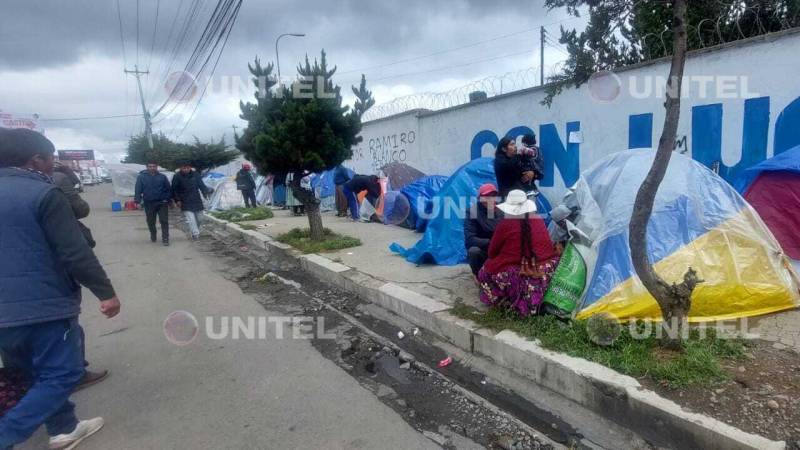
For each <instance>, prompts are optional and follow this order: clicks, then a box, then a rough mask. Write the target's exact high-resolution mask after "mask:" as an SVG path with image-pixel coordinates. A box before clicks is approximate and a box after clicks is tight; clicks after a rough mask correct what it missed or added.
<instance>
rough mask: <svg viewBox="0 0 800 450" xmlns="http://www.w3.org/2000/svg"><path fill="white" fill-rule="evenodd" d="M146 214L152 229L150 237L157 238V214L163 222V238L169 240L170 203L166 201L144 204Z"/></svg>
mask: <svg viewBox="0 0 800 450" xmlns="http://www.w3.org/2000/svg"><path fill="white" fill-rule="evenodd" d="M144 214H145V216H146V217H147V228H148V229H149V230H150V238H151V239H155V238H156V216H158V221H159V222H161V239H162V240H165V241H168V240H169V204H168V203H165V202H159V203H151V204H145V205H144Z"/></svg>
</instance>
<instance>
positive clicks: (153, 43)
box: [147, 0, 161, 72]
mask: <svg viewBox="0 0 800 450" xmlns="http://www.w3.org/2000/svg"><path fill="white" fill-rule="evenodd" d="M159 9H161V0H157V1H156V20H155V22H154V24H153V39H152V40H151V44H150V56H149V57H148V58H147V71H148V72H149V71H150V62H152V60H153V52H154V51H155V49H156V35H157V32H158V12H159Z"/></svg>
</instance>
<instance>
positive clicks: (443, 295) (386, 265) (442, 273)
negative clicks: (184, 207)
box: [245, 209, 483, 309]
mask: <svg viewBox="0 0 800 450" xmlns="http://www.w3.org/2000/svg"><path fill="white" fill-rule="evenodd" d="M273 211H274V212H275V217H274V218H272V219H268V220H261V221H252V222H245V223H248V224H252V225H255V226H257V227H258V230H257V231H259V232H261V233H264V234H266V235H268V236H270V237H273V238H274V237H277V236H278V235H280V234H282V233H286V232H287V231H289V230H291V229H292V228H308V218H307V217H306V216H293V215H292V214H291V213H290V212H289V211H288V210H280V209H276V210H273ZM322 222H323V224H324V225H325V227H326V228H330V229H331V230H333V231H334V232H336V233H341V234H346V235H348V236H352V237H356V238H359V239H361V242H362V245H361V246H360V247H354V248H348V249H344V250H340V251H336V252H330V253H325V256H326V257H327V258H329V259H332V260H334V261H336V262H340V263H342V264H344V265H347V266H349V267H352V268H354V269H356V270H358V271H360V272H362V273H365V274H367V275H370V276H372V277H373V278H376V279H378V280H381V281H384V282H393V283H395V284H398V285H400V286H403V287H404V288H406V289H409V290H412V291H414V292H417V293H419V294H422V295H425V296H427V297H430V298H433V299H435V300H438V301H440V302H442V303H445V304H447V305H450V306H452V305H453V304H454V303H455V302H457V301H459V300H461V301H463V302H464V303H465V304H467V305H471V306H474V307H476V308H481V309H482V308H483V304H482V303H481V302H480V300H478V287H477V286H476V285H475V282H474V281H473V278H472V273H471V272H470V270H469V266H468V265H466V264H460V265H458V266H436V265H425V266H415V265H414V264H411V263H409V262H408V261H406V260H405V259H403V258H402V257H400V256H399V255H397V254H394V253H392V252H391V251H389V244H391V243H392V242H397V243H399V244H400V245H402V246H404V247H411V246H413V245H414V244H415V243H416V242H417V241H418V240H419V239H420V238H421V237H422V234H420V233H415V232H413V231H411V230H408V229H405V228H401V227H398V226H393V225H381V224H377V223H355V222H353V221H352V220H350V219H349V218H342V217H336V216H335V215H334V214H332V213H324V214H323V219H322Z"/></svg>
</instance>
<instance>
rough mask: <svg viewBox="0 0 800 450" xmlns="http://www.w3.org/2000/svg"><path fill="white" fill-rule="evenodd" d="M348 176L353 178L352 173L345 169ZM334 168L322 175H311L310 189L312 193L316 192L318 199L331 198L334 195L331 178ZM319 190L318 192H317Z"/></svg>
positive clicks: (334, 186)
mask: <svg viewBox="0 0 800 450" xmlns="http://www.w3.org/2000/svg"><path fill="white" fill-rule="evenodd" d="M346 170H347V173H348V175H350V177H351V178H352V177H353V174H354V172H353V171H352V170H350V169H346ZM335 171H336V168H335V167H334V168H333V169H331V170H326V171H324V172H322V173H315V174H313V175H311V189H312V190H313V191H314V192H318V195H319V198H325V197H333V196H334V195H336V185H335V184H333V177H334V172H335ZM317 188H319V190H317Z"/></svg>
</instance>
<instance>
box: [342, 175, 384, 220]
mask: <svg viewBox="0 0 800 450" xmlns="http://www.w3.org/2000/svg"><path fill="white" fill-rule="evenodd" d="M343 190H344V195H345V197H347V204H348V206H349V207H350V216H351V217H352V218H353V220H358V218H359V214H358V213H359V206H358V194H360V193H361V192H364V191H367V198H366V200H367V201H368V202H370V203H371V204H372V206H375V205H377V203H378V198H379V197H380V196H381V183H380V181H379V179H378V177H377V176H375V175H353V178H351V179H350V181H348V182H347V183H345V184H344V189H343Z"/></svg>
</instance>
